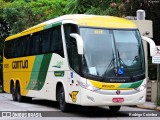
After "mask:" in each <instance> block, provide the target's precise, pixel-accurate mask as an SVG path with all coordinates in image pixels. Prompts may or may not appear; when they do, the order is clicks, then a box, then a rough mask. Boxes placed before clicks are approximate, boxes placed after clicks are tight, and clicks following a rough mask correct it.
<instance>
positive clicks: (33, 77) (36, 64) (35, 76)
mask: <svg viewBox="0 0 160 120" xmlns="http://www.w3.org/2000/svg"><path fill="white" fill-rule="evenodd" d="M42 60H43V55H37V56H36V58H35V60H34V65H33V68H32V73H31V77H30V82H29V84H28V87H27V89H29V90H32V89H34V87H35V85H36V83H37V79H38V75H39V71H40V65H41V64H42Z"/></svg>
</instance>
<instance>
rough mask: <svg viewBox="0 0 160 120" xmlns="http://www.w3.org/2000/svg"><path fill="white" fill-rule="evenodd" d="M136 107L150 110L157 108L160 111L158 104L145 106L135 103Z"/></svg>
mask: <svg viewBox="0 0 160 120" xmlns="http://www.w3.org/2000/svg"><path fill="white" fill-rule="evenodd" d="M137 107H139V108H142V109H150V110H158V111H160V106H152V107H150V106H145V105H137Z"/></svg>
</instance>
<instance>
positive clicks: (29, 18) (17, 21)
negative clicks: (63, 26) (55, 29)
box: [3, 0, 64, 34]
mask: <svg viewBox="0 0 160 120" xmlns="http://www.w3.org/2000/svg"><path fill="white" fill-rule="evenodd" d="M63 7H64V2H62V0H51V1H49V0H36V1H27V2H26V1H24V0H16V1H14V2H12V3H10V4H8V5H6V7H5V8H4V9H3V18H4V20H5V21H7V23H8V24H9V26H10V28H11V34H15V33H17V32H20V31H22V30H24V29H27V28H29V27H31V26H33V25H36V24H38V23H40V22H42V21H45V20H48V19H51V18H54V17H57V16H60V15H62V14H63Z"/></svg>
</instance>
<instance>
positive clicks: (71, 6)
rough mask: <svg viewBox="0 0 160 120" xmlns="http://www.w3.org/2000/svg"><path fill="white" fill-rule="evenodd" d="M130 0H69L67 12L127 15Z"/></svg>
mask: <svg viewBox="0 0 160 120" xmlns="http://www.w3.org/2000/svg"><path fill="white" fill-rule="evenodd" d="M128 3H129V2H128V0H125V1H124V0H114V1H113V0H98V1H97V0H68V2H67V6H66V8H65V10H66V11H67V13H72V14H73V13H79V14H83V13H86V14H97V15H115V16H125V12H126V9H125V7H126V6H127V5H128Z"/></svg>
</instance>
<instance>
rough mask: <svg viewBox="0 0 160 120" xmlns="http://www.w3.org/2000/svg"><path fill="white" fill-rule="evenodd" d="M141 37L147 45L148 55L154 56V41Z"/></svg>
mask: <svg viewBox="0 0 160 120" xmlns="http://www.w3.org/2000/svg"><path fill="white" fill-rule="evenodd" d="M141 37H142V40H145V41H147V42H148V43H149V46H150V55H151V56H154V55H155V54H156V45H155V43H154V41H153V40H152V39H150V38H148V37H145V36H141Z"/></svg>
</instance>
